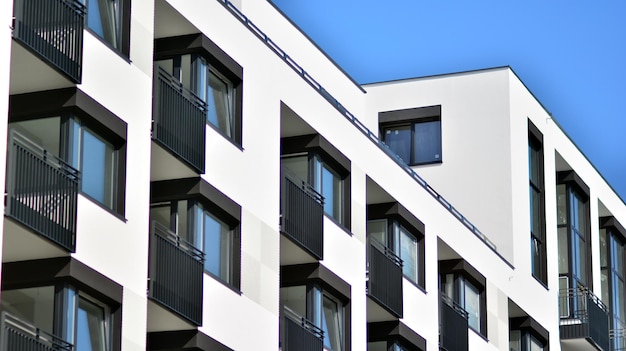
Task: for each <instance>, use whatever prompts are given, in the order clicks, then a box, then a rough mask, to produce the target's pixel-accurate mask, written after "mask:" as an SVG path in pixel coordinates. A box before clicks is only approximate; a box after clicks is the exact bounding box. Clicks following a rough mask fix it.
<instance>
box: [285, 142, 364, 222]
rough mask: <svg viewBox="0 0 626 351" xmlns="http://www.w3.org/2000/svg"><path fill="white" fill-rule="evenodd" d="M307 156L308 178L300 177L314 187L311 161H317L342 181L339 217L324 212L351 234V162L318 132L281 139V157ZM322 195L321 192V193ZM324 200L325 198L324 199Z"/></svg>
mask: <svg viewBox="0 0 626 351" xmlns="http://www.w3.org/2000/svg"><path fill="white" fill-rule="evenodd" d="M304 155H306V156H307V157H308V166H307V171H308V177H309V179H302V180H304V181H306V182H307V183H308V184H310V185H311V186H312V188H313V189H315V190H316V191H317V189H316V188H315V179H313V176H314V175H313V173H314V172H313V168H314V165H313V163H314V162H316V160H317V161H320V162H322V163H323V164H324V165H325V166H327V167H328V168H329V169H331V170H332V171H333V172H334V173H335V175H336V176H338V177H339V178H340V180H341V182H342V189H341V190H342V193H341V196H342V199H341V200H342V202H341V206H342V209H341V218H339V219H337V218H334V217H333V216H332V215H330V214H328V213H326V211H324V214H325V215H326V217H327V218H329V219H330V220H332V221H333V222H334V223H336V224H337V225H339V226H340V227H342V228H345V229H346V231H347V232H348V233H350V234H351V232H350V228H351V223H350V222H351V202H352V199H351V180H350V179H351V177H350V169H351V162H350V160H349V159H348V158H347V157H346V156H344V155H343V154H342V153H341V152H340V151H339V150H338V149H337V148H335V147H334V146H333V145H332V144H330V143H329V142H328V141H327V140H326V139H325V138H324V137H322V136H321V135H319V134H309V135H301V136H294V137H287V138H282V139H281V158H283V157H284V158H287V157H291V156H304ZM322 195H323V194H322ZM324 201H325V202H326V201H327V200H326V199H324Z"/></svg>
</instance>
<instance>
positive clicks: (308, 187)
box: [281, 167, 324, 205]
mask: <svg viewBox="0 0 626 351" xmlns="http://www.w3.org/2000/svg"><path fill="white" fill-rule="evenodd" d="M281 171H282V172H283V176H284V177H285V178H287V179H289V180H290V181H291V182H292V183H294V184H295V185H297V186H299V187H301V188H302V190H304V191H305V192H306V193H307V195H309V196H311V197H312V198H313V199H315V201H317V202H319V204H320V205H324V196H323V195H322V194H320V193H319V192H318V191H317V190H315V188H314V187H313V186H312V185H311V184H309V183H308V182H306V181H305V180H303V179H300V177H298V176H297V175H296V174H295V173H294V172H293V171H291V170H290V169H289V168H287V167H281Z"/></svg>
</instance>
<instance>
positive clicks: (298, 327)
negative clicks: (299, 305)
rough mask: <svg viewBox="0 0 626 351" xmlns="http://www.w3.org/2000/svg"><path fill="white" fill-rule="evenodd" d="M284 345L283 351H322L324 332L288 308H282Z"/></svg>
mask: <svg viewBox="0 0 626 351" xmlns="http://www.w3.org/2000/svg"><path fill="white" fill-rule="evenodd" d="M284 314H285V317H284V318H283V320H284V321H285V328H284V331H285V337H284V342H285V345H284V347H283V349H282V350H283V351H322V348H323V347H324V332H323V331H322V330H321V329H320V328H318V327H317V326H315V325H314V324H313V323H311V322H310V321H308V320H307V319H306V318H304V317H301V316H299V315H298V314H297V313H295V312H294V311H292V310H290V309H289V308H287V307H285V308H284Z"/></svg>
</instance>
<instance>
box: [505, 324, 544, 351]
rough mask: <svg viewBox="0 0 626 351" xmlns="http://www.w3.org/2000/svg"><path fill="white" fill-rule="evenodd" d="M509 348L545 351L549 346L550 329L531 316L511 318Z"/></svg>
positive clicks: (523, 350)
mask: <svg viewBox="0 0 626 351" xmlns="http://www.w3.org/2000/svg"><path fill="white" fill-rule="evenodd" d="M509 325H510V331H509V350H511V351H543V350H544V348H545V349H546V350H547V349H548V348H547V347H548V338H549V333H548V331H547V330H546V329H545V328H543V327H542V326H541V325H540V324H539V323H537V322H536V321H535V320H534V319H533V318H531V317H530V316H525V317H516V318H512V319H510V320H509Z"/></svg>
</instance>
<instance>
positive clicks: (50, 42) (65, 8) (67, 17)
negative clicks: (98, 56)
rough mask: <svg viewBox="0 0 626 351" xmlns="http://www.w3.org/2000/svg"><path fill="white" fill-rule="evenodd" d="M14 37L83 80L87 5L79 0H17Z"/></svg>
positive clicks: (72, 75) (57, 66)
mask: <svg viewBox="0 0 626 351" xmlns="http://www.w3.org/2000/svg"><path fill="white" fill-rule="evenodd" d="M13 14H14V16H15V24H14V28H13V37H14V38H15V39H16V40H17V41H18V42H20V43H22V44H23V45H24V46H25V47H27V48H28V49H30V50H31V51H33V52H34V53H36V54H37V55H38V56H40V57H41V58H42V59H44V60H46V61H48V62H49V63H50V64H51V65H52V66H53V67H54V68H56V69H57V70H59V71H61V72H63V73H65V74H66V75H67V76H68V77H69V78H70V79H71V80H72V81H73V82H74V83H80V82H81V78H82V66H83V27H84V23H85V19H84V18H85V6H84V5H83V4H81V3H80V1H76V0H46V1H42V0H15V2H14V8H13Z"/></svg>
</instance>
